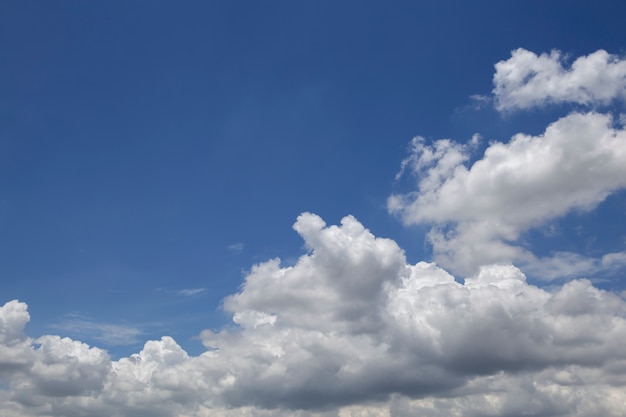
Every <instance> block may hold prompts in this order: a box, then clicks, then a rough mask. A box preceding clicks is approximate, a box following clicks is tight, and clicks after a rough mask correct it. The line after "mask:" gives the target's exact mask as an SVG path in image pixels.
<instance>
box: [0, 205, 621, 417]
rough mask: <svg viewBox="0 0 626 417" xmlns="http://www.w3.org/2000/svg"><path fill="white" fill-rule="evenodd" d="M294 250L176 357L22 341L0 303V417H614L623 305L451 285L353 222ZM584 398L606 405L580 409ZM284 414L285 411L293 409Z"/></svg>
mask: <svg viewBox="0 0 626 417" xmlns="http://www.w3.org/2000/svg"><path fill="white" fill-rule="evenodd" d="M294 228H295V229H296V231H297V232H298V233H299V234H300V235H301V236H302V237H303V239H304V241H305V243H306V245H307V247H308V248H309V253H307V254H306V255H303V256H302V257H301V258H300V259H299V260H298V262H297V263H296V264H295V265H294V266H288V267H282V266H281V265H280V261H279V260H270V261H268V262H265V263H261V264H259V265H256V266H255V267H254V268H253V269H252V270H251V272H250V273H249V274H248V276H247V277H246V279H245V282H244V284H243V286H242V288H241V290H240V291H239V292H238V293H236V294H233V295H232V296H231V297H228V298H227V299H226V300H225V301H224V308H225V310H226V311H228V312H230V313H232V315H233V320H234V323H235V324H236V325H237V326H236V327H235V328H233V329H225V330H222V331H220V332H212V331H208V330H206V331H204V332H203V333H202V336H201V337H202V341H203V343H204V344H205V346H206V347H207V351H206V352H205V353H203V354H201V355H200V356H197V357H191V356H189V355H188V354H187V353H186V352H185V351H183V349H182V348H181V347H180V346H179V345H178V344H177V343H176V342H175V341H174V340H173V339H172V338H170V337H163V338H162V339H161V340H156V341H149V342H147V343H146V345H145V346H144V348H143V350H142V351H141V352H139V353H138V354H135V355H132V356H130V357H128V358H123V359H120V360H118V361H113V360H111V359H110V358H109V357H108V355H107V354H106V352H104V351H102V350H100V349H97V348H92V347H91V348H90V347H88V346H87V345H85V344H83V343H80V342H78V341H74V340H70V339H67V338H60V337H58V336H43V337H41V338H38V339H31V338H28V337H26V336H25V335H24V333H23V328H24V326H25V325H26V323H27V322H28V320H29V315H28V312H27V308H26V304H24V303H21V302H18V301H11V302H9V303H7V304H5V305H4V306H3V307H1V308H0V342H1V345H0V346H1V347H0V349H1V350H0V352H2V354H1V356H0V357H2V364H1V367H0V369H1V370H2V376H3V379H4V380H5V381H6V383H7V384H8V389H6V390H4V393H3V396H2V398H1V401H2V403H1V405H0V408H2V409H3V410H9V414H8V415H11V414H10V412H11V410H13V411H14V415H21V416H35V415H52V416H66V417H73V416H94V417H95V416H208V415H218V416H220V415H221V416H241V415H250V416H256V415H267V416H270V415H271V416H282V415H285V416H286V415H301V416H347V415H353V416H361V415H362V416H412V415H416V413H417V414H420V415H432V416H450V415H464V416H467V415H476V416H479V415H481V416H484V415H516V413H521V412H522V411H524V410H525V411H527V410H528V409H529V407H530V409H531V410H534V411H533V413H534V414H532V415H546V416H548V415H555V414H559V413H561V414H565V415H571V416H583V415H584V416H589V415H597V416H600V415H602V416H618V415H622V414H623V404H624V402H626V396H624V394H623V393H624V392H626V390H625V388H626V374H624V372H623V370H624V369H625V367H626V352H624V349H623V346H624V344H625V343H626V302H625V300H624V299H622V298H620V297H619V296H617V295H615V294H612V293H610V292H605V291H602V290H600V289H598V288H595V287H594V286H593V285H592V284H591V283H590V282H589V281H585V280H577V281H572V282H570V283H568V284H566V285H564V286H562V287H560V288H555V289H553V290H551V291H548V290H545V289H541V288H538V287H535V286H532V285H529V284H528V283H527V282H526V280H525V277H524V274H523V273H522V272H521V271H520V270H519V269H517V268H515V267H513V266H511V265H492V266H484V267H482V268H481V269H480V271H479V273H478V274H476V275H475V276H473V277H471V278H468V279H466V280H465V282H464V283H459V282H457V281H456V280H455V279H454V277H453V276H451V275H450V274H448V273H447V272H446V271H444V270H443V269H441V268H439V267H437V266H436V265H435V264H431V263H424V262H420V263H418V264H416V265H410V264H407V263H406V260H405V256H404V253H403V251H402V250H401V249H400V248H399V247H398V246H397V244H396V243H395V242H394V241H392V240H389V239H382V238H376V237H375V236H373V235H372V234H371V233H370V232H369V231H368V230H367V229H365V228H364V227H363V226H362V225H361V224H360V223H359V222H358V221H357V220H356V219H354V218H353V217H350V216H348V217H346V218H344V219H343V221H342V223H341V225H340V226H330V227H328V226H326V225H325V224H324V222H323V221H322V219H321V218H319V217H318V216H316V215H313V214H309V213H305V214H303V215H301V216H300V217H299V218H298V221H297V222H296V224H295V225H294ZM597 398H609V399H611V398H613V403H612V402H611V401H602V402H599V401H596V400H595V399H597ZM294 413H295V414H294Z"/></svg>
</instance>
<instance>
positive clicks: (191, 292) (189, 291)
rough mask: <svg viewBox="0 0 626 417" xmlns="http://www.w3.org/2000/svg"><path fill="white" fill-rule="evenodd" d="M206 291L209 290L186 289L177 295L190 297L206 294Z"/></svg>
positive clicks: (177, 292)
mask: <svg viewBox="0 0 626 417" xmlns="http://www.w3.org/2000/svg"><path fill="white" fill-rule="evenodd" d="M206 290H207V289H206V288H185V289H182V290H178V291H176V294H178V295H184V296H187V297H189V296H192V295H197V294H201V293H203V292H205V291H206Z"/></svg>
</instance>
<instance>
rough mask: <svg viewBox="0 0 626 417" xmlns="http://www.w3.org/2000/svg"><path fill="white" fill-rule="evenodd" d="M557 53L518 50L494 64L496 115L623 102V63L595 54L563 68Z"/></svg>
mask: <svg viewBox="0 0 626 417" xmlns="http://www.w3.org/2000/svg"><path fill="white" fill-rule="evenodd" d="M563 63H564V57H563V55H562V54H561V52H559V51H556V50H554V51H552V52H551V53H550V54H549V55H548V54H541V55H537V54H535V53H533V52H530V51H527V50H525V49H522V48H519V49H516V50H515V51H513V52H512V54H511V58H509V59H507V60H506V61H500V62H498V63H497V64H496V65H495V67H496V73H495V75H494V76H493V83H494V89H493V94H494V96H495V100H496V108H497V109H498V110H500V111H510V110H515V109H528V108H531V107H536V106H541V105H545V104H549V103H566V102H567V103H578V104H583V105H595V104H608V103H610V102H611V101H612V100H614V99H616V98H620V99H624V98H626V60H624V59H621V58H619V57H617V56H615V55H610V54H609V53H607V52H606V51H603V50H599V51H596V52H594V53H592V54H589V55H587V56H582V57H579V58H577V59H576V60H575V61H574V62H573V63H572V65H571V67H570V68H564V66H563Z"/></svg>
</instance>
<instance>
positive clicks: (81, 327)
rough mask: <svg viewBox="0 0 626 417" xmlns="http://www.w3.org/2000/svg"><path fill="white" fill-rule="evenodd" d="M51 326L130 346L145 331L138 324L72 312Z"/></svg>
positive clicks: (102, 340)
mask: <svg viewBox="0 0 626 417" xmlns="http://www.w3.org/2000/svg"><path fill="white" fill-rule="evenodd" d="M50 328H52V329H55V330H57V331H60V332H64V333H69V334H71V335H72V336H74V337H81V338H92V339H94V340H97V341H99V342H102V343H103V344H104V345H106V346H128V345H134V344H137V343H139V342H140V340H141V339H140V336H142V335H143V334H144V331H143V330H141V329H140V328H139V327H137V326H131V325H126V324H114V323H101V322H97V321H95V320H93V319H91V318H89V317H86V316H82V315H78V314H71V315H68V316H67V317H66V318H64V319H63V320H61V321H59V322H57V323H54V324H51V325H50Z"/></svg>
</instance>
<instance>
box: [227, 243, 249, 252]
mask: <svg viewBox="0 0 626 417" xmlns="http://www.w3.org/2000/svg"><path fill="white" fill-rule="evenodd" d="M244 248H245V245H244V244H243V243H241V242H237V243H233V244H231V245H228V250H229V251H230V252H231V253H233V254H235V255H239V254H240V253H241V252H243V249H244Z"/></svg>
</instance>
